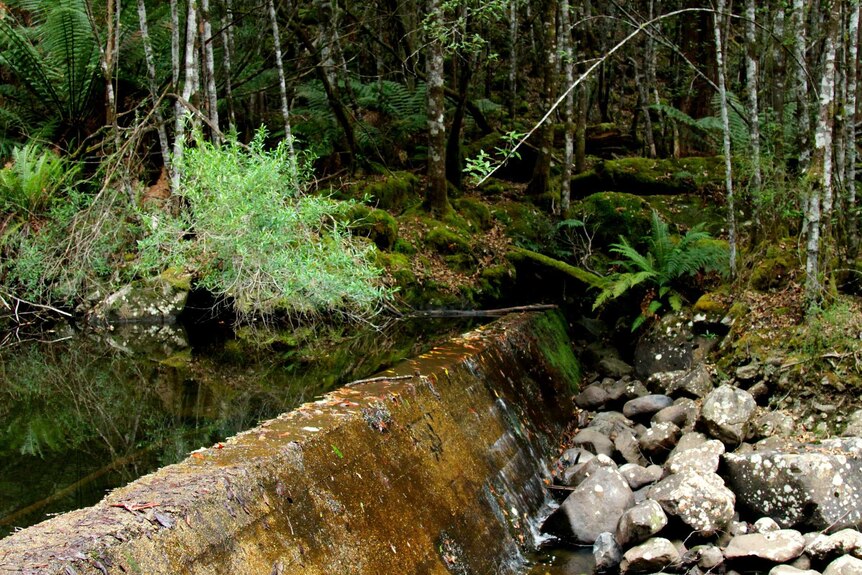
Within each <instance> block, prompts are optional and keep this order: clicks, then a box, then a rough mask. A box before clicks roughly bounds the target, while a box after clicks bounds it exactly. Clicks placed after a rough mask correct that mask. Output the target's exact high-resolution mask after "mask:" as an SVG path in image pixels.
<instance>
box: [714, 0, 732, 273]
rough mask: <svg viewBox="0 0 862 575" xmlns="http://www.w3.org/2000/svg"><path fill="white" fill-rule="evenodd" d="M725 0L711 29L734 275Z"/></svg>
mask: <svg viewBox="0 0 862 575" xmlns="http://www.w3.org/2000/svg"><path fill="white" fill-rule="evenodd" d="M724 12H725V0H718V7H717V9H716V12H715V18H714V26H713V31H714V33H715V61H716V70H717V74H718V96H719V101H720V105H721V127H722V133H723V135H724V138H723V142H724V146H723V149H724V182H725V193H726V194H727V198H726V199H727V228H728V231H727V235H728V237H727V241H728V244H729V245H730V274H731V276H735V275H736V211H735V207H734V197H733V164H732V156H731V149H730V117H729V114H728V107H727V89H726V88H725V65H724V46H723V42H722V38H721V22H722V19H723V18H724Z"/></svg>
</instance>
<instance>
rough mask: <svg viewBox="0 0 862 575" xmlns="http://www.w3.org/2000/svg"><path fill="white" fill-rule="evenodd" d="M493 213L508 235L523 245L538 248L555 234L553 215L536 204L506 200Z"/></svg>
mask: <svg viewBox="0 0 862 575" xmlns="http://www.w3.org/2000/svg"><path fill="white" fill-rule="evenodd" d="M492 213H493V215H494V218H495V219H496V220H497V221H499V222H500V223H501V224H503V227H504V231H505V233H506V235H507V236H509V237H510V238H512V240H514V241H515V242H516V243H518V244H520V245H521V246H524V247H528V248H530V249H536V250H538V249H541V248H542V246H544V245H547V244H548V243H549V242H550V240H551V238H552V237H553V236H554V231H555V227H554V223H553V222H552V221H551V217H550V216H549V215H548V213H547V212H544V211H542V210H541V209H539V208H538V207H537V206H535V205H532V204H529V203H521V202H512V201H509V200H505V201H502V202H500V203H498V204H497V205H496V207H495V209H494V210H493V211H492Z"/></svg>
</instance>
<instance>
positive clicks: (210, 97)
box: [201, 0, 221, 142]
mask: <svg viewBox="0 0 862 575" xmlns="http://www.w3.org/2000/svg"><path fill="white" fill-rule="evenodd" d="M201 24H202V25H203V26H202V28H203V36H202V37H201V44H202V45H203V52H204V69H205V72H206V90H205V91H206V101H207V108H208V110H207V112H208V115H209V121H210V123H211V124H212V127H213V128H214V130H213V134H212V138H213V140H214V141H216V142H218V141H219V140H220V139H221V135H220V132H219V118H218V93H217V92H216V81H215V58H214V57H213V27H212V23H211V22H210V0H201Z"/></svg>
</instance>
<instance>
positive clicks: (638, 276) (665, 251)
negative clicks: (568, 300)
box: [593, 211, 728, 331]
mask: <svg viewBox="0 0 862 575" xmlns="http://www.w3.org/2000/svg"><path fill="white" fill-rule="evenodd" d="M611 252H613V253H615V254H617V255H618V256H620V258H621V259H619V260H617V261H615V262H614V264H615V265H618V266H620V267H621V268H622V270H623V271H617V272H614V273H613V274H611V275H610V276H608V277H607V278H606V280H605V285H604V286H603V287H602V290H601V292H600V293H599V295H598V296H597V297H596V300H595V302H594V303H593V309H597V308H598V307H600V306H601V305H602V304H604V303H606V302H608V301H610V300H614V299H617V298H618V297H620V296H622V295H623V294H625V293H628V292H629V291H631V290H632V289H634V288H636V287H643V288H646V289H652V290H655V292H656V293H655V297H654V298H653V299H652V300H651V301H649V303H648V304H647V306H646V307H645V308H644V309H643V310H642V311H641V314H640V315H639V316H638V317H637V319H635V321H634V323H633V324H632V331H634V330H636V329H637V328H638V327H640V326H641V325H642V324H643V322H644V321H646V320H647V319H649V317H651V316H653V315H655V314H656V313H658V311H660V310H661V309H662V307H663V306H664V303H665V302H667V305H668V306H669V307H670V308H671V309H673V310H675V311H676V310H679V309H680V308H681V307H682V305H683V297H682V295H681V294H680V293H679V292H678V291H677V290H676V289H675V287H674V285H675V284H676V283H677V282H679V280H680V279H682V278H683V277H685V276H692V275H694V274H696V273H698V272H706V273H709V272H718V273H720V274H726V273H727V269H728V252H727V249H726V248H725V247H724V246H723V245H722V244H719V243H717V242H715V241H713V240H712V238H711V237H710V235H709V233H707V232H705V231H703V229H702V227H701V226H696V227H695V228H693V229H691V230H690V231H688V232H687V233H686V234H685V235H684V236H682V237H681V238H678V237H676V236H673V235H672V234H671V233H670V231H669V229H668V225H667V224H666V223H665V222H663V221H662V220H661V218H660V217H659V215H658V213H657V212H656V211H653V213H652V223H651V231H650V236H649V237H648V238H647V251H646V253H644V254H642V253H640V252H639V251H638V250H637V249H636V248H635V247H634V246H632V245H631V244H630V243H629V241H628V240H626V239H625V238H622V237H621V238H620V243H618V244H612V245H611Z"/></svg>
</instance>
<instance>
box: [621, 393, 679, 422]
mask: <svg viewBox="0 0 862 575" xmlns="http://www.w3.org/2000/svg"><path fill="white" fill-rule="evenodd" d="M671 405H673V399H671V398H670V397H668V396H667V395H659V394H651V395H644V396H643V397H638V398H636V399H630V400H629V401H627V402H626V404H625V405H623V415H625V416H626V417H628V418H629V419H641V420H647V419H649V418H650V417H652V416H653V415H654V414H656V413H657V412H659V411H661V410H662V409H664V408H665V407H669V406H671Z"/></svg>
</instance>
